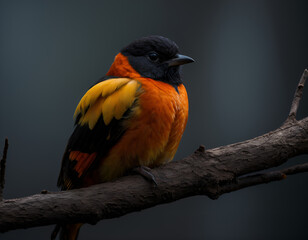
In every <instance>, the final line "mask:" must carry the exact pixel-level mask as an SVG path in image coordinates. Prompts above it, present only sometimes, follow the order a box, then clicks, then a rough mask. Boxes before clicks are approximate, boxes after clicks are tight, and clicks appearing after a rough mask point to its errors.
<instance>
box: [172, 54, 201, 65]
mask: <svg viewBox="0 0 308 240" xmlns="http://www.w3.org/2000/svg"><path fill="white" fill-rule="evenodd" d="M194 61H195V60H194V59H192V58H191V57H188V56H185V55H181V54H177V55H175V58H172V59H171V60H169V61H168V62H167V63H168V66H169V67H173V66H179V65H183V64H186V63H192V62H194Z"/></svg>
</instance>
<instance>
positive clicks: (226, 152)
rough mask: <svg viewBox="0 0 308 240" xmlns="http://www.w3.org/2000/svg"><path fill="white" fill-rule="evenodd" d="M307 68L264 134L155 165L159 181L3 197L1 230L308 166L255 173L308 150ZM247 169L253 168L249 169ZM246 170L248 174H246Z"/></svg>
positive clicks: (113, 210)
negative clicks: (306, 113) (281, 116)
mask: <svg viewBox="0 0 308 240" xmlns="http://www.w3.org/2000/svg"><path fill="white" fill-rule="evenodd" d="M307 77H308V71H307V70H305V72H304V73H303V75H302V78H301V80H300V83H299V85H298V87H297V90H296V93H295V96H294V99H293V103H292V106H291V110H290V114H289V116H288V119H287V121H286V123H285V124H283V125H282V126H281V127H280V128H278V129H276V130H275V131H272V132H269V133H267V134H264V135H262V136H259V137H256V138H254V139H250V140H247V141H244V142H239V143H235V144H231V145H227V146H222V147H219V148H214V149H209V150H206V151H205V149H204V147H202V146H201V147H200V148H199V149H198V150H197V151H196V152H195V153H194V154H192V155H191V156H189V157H187V158H184V159H182V160H180V161H175V162H171V163H169V164H166V165H164V166H161V167H159V168H156V169H153V170H152V173H153V174H154V175H155V176H156V182H157V186H154V185H153V186H152V185H150V184H149V183H148V182H147V181H145V180H144V179H143V178H142V177H140V176H126V177H123V178H120V179H118V180H116V181H114V182H107V183H104V184H100V185H95V186H92V187H89V188H84V189H76V190H70V191H65V192H58V193H48V192H46V191H44V192H42V194H37V195H33V196H29V197H25V198H20V199H11V200H4V201H2V202H0V216H1V218H0V231H1V232H4V231H9V230H13V229H18V228H29V227H35V226H43V225H49V224H56V223H77V222H84V223H92V224H95V223H96V222H97V221H99V220H101V219H107V218H115V217H119V216H122V215H125V214H127V213H130V212H134V211H140V210H142V209H145V208H149V207H152V206H155V205H157V204H162V203H168V202H172V201H175V200H177V199H181V198H185V197H189V196H193V195H207V196H209V197H210V198H213V199H215V198H218V197H219V196H220V195H222V194H224V193H228V192H232V191H236V190H238V189H241V188H245V187H249V186H253V185H257V184H262V183H268V182H271V181H277V180H282V179H284V178H285V177H286V175H291V174H295V173H299V172H307V171H308V164H307V163H306V164H302V165H297V166H294V167H290V168H287V169H283V170H280V171H274V172H268V173H262V174H255V173H256V172H258V171H260V170H265V169H268V168H272V167H275V166H279V165H281V164H282V163H284V162H285V161H287V160H288V159H289V158H291V157H294V156H298V155H301V154H307V153H308V117H307V118H304V119H302V120H300V121H297V120H296V112H297V109H298V105H299V101H300V99H301V96H302V92H303V87H304V83H305V80H306V78H307ZM247 174H253V175H248V176H247ZM243 175H245V176H243Z"/></svg>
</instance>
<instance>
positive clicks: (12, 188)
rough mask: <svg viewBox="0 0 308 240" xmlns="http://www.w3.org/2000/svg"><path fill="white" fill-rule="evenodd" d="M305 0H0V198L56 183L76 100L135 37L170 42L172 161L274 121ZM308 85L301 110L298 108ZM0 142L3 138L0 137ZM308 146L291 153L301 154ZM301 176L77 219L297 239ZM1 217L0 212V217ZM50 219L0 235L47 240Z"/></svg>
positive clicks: (305, 57)
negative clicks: (185, 60)
mask: <svg viewBox="0 0 308 240" xmlns="http://www.w3.org/2000/svg"><path fill="white" fill-rule="evenodd" d="M307 10H308V4H307V1H269V0H263V1H247V0H242V1H233V0H232V1H231V0H230V1H214V0H213V1H192V0H190V1H164V0H160V1H108V2H107V1H39V0H38V1H14V0H7V1H4V0H1V1H0V19H1V20H0V21H1V22H0V31H1V32H0V34H1V35H0V36H1V38H0V53H1V54H0V79H1V82H0V89H1V91H0V110H1V117H0V141H1V146H3V140H4V138H5V137H8V138H9V142H10V148H9V154H8V162H7V171H6V186H5V195H4V197H5V198H15V197H23V196H26V195H31V194H35V193H38V192H40V191H41V190H42V189H48V190H51V191H55V190H57V188H56V186H55V185H56V180H57V177H58V172H59V168H60V161H61V157H62V153H63V151H64V148H65V145H66V141H67V139H68V137H69V135H70V133H71V132H72V130H73V120H72V115H73V113H74V109H75V106H76V105H77V103H78V101H79V99H80V98H81V97H82V95H83V93H84V92H85V91H86V90H87V88H88V87H89V86H90V85H91V84H92V83H94V82H95V81H96V80H97V79H99V78H100V77H101V76H103V75H104V73H106V71H107V70H108V68H109V66H110V64H111V62H112V61H113V58H114V56H115V54H116V53H117V52H118V51H119V50H120V49H121V48H122V47H123V46H125V45H126V44H128V43H129V42H131V41H132V40H134V39H136V38H139V37H141V36H146V35H152V34H159V35H163V36H166V37H169V38H171V39H173V40H174V41H176V42H177V43H178V45H179V46H180V49H181V52H182V53H183V54H187V55H189V56H191V57H193V58H194V59H195V60H196V62H195V63H194V64H190V65H187V66H185V67H184V69H183V70H184V71H183V77H184V82H185V85H186V87H187V90H188V93H189V99H190V117H189V122H188V126H187V129H186V131H185V134H184V137H183V139H182V142H181V145H180V148H179V150H178V153H177V155H176V159H180V158H182V157H185V156H187V155H189V154H191V153H192V152H193V151H194V150H195V149H196V148H197V147H198V146H199V145H200V144H204V145H205V146H206V148H213V147H217V146H220V145H225V144H229V143H234V142H237V141H243V140H246V139H249V138H253V137H256V136H258V135H260V134H264V133H266V132H268V131H270V130H273V129H275V128H277V127H279V126H280V125H281V124H282V123H283V121H284V120H285V118H286V117H287V114H288V111H289V106H290V103H291V100H292V97H293V93H294V90H295V87H296V84H297V82H298V80H299V78H300V76H301V74H302V72H303V70H304V68H305V67H307V64H308V15H307V13H308V11H307ZM307 110H308V89H306V92H305V93H304V98H303V102H302V104H301V106H300V110H299V117H304V116H307V115H308V111H307ZM1 149H2V147H1ZM305 158H306V159H307V156H305V157H301V158H295V159H291V160H290V162H291V163H296V162H303V161H305ZM307 185H308V174H301V175H298V176H292V177H289V178H288V179H287V180H285V181H282V182H275V183H270V184H268V185H261V186H256V187H251V188H248V189H244V190H241V191H238V192H234V193H231V194H226V195H223V196H222V197H221V198H219V199H218V200H215V201H213V200H210V199H208V198H207V197H204V196H197V197H191V198H188V199H183V200H180V201H177V202H174V203H170V204H167V205H161V206H157V207H154V208H151V209H148V210H144V211H142V212H138V213H132V214H129V215H127V216H124V217H121V218H117V219H112V220H104V221H101V222H99V223H98V224H97V225H96V226H90V225H86V226H84V227H83V228H82V230H81V233H80V240H82V239H110V240H118V239H128V240H129V239H140V240H141V239H148V240H154V239H196V240H197V239H307V237H308V233H307V229H308V221H307V214H308V207H307V202H308V193H307ZM0 217H1V216H0ZM52 228H53V227H52V226H47V227H40V228H32V229H28V230H18V231H12V232H8V233H5V234H1V235H0V238H1V239H4V240H11V239H23V240H28V239H48V238H49V234H50V232H51V230H52Z"/></svg>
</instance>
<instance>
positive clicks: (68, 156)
mask: <svg viewBox="0 0 308 240" xmlns="http://www.w3.org/2000/svg"><path fill="white" fill-rule="evenodd" d="M140 93H141V85H140V83H139V82H138V81H136V80H133V79H129V78H110V79H107V80H103V81H102V82H99V83H97V84H95V85H94V86H93V87H91V88H90V89H89V90H88V91H87V92H86V94H85V95H84V96H83V97H82V98H81V100H80V102H79V104H78V106H77V108H76V111H75V114H74V117H75V119H76V127H75V130H74V132H73V134H72V135H71V137H70V139H69V141H68V144H67V147H66V150H65V153H64V156H63V159H62V166H61V171H60V175H59V179H58V186H61V187H62V189H70V188H78V187H81V186H82V178H83V177H84V176H85V174H86V173H87V172H88V171H90V169H91V168H92V167H93V165H95V163H96V162H97V160H100V159H102V158H103V157H104V156H105V155H106V154H107V153H108V152H109V150H110V149H111V148H112V147H113V146H114V145H115V144H116V143H117V142H118V140H119V139H120V138H121V136H122V135H123V134H124V132H125V130H126V129H125V126H126V127H127V124H123V121H127V120H128V119H129V118H130V117H131V116H134V113H135V112H136V111H137V107H136V105H138V101H137V99H138V96H139V94H140Z"/></svg>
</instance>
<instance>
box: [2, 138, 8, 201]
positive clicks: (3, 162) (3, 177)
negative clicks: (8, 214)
mask: <svg viewBox="0 0 308 240" xmlns="http://www.w3.org/2000/svg"><path fill="white" fill-rule="evenodd" d="M8 148H9V140H8V139H7V138H6V139H5V142H4V148H3V155H2V159H1V160H0V201H2V199H3V189H4V184H5V164H6V156H7V150H8Z"/></svg>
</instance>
